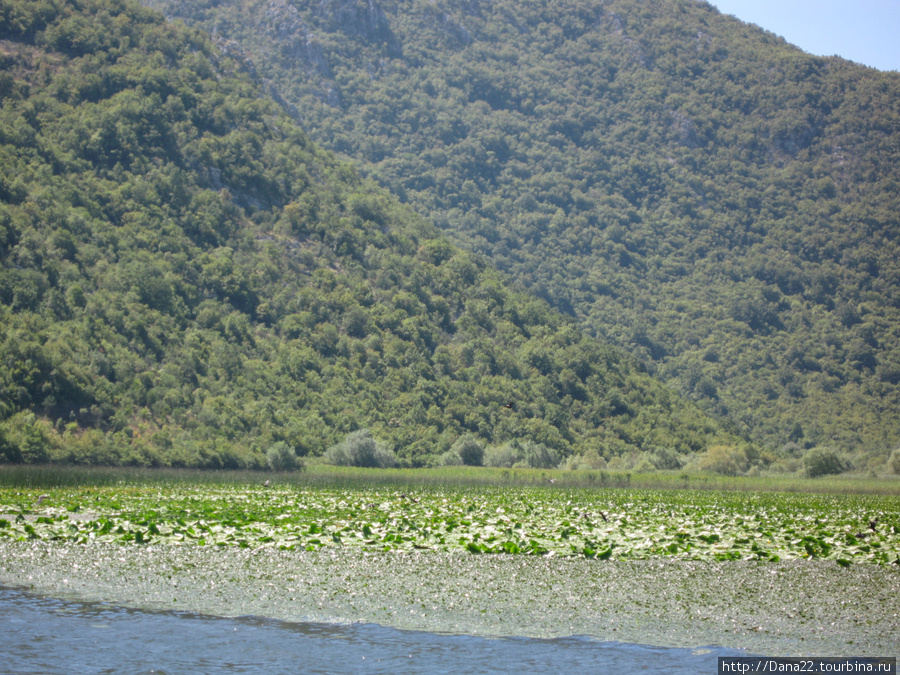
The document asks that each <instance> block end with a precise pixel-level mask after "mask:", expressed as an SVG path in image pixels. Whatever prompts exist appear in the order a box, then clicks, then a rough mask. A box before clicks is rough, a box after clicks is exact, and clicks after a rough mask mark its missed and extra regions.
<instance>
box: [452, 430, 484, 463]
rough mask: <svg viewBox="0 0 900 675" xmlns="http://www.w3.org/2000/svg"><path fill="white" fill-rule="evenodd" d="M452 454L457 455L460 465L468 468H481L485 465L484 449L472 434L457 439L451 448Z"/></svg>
mask: <svg viewBox="0 0 900 675" xmlns="http://www.w3.org/2000/svg"><path fill="white" fill-rule="evenodd" d="M450 452H451V453H453V454H455V455H457V456H458V457H459V460H460V463H462V464H465V465H466V466H481V465H482V464H483V463H484V448H483V447H482V445H481V443H479V442H478V439H477V438H475V436H473V435H472V434H466V435H465V436H460V437H459V438H458V439H456V442H455V443H454V444H453V445H451V446H450Z"/></svg>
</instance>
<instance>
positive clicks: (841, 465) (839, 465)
mask: <svg viewBox="0 0 900 675" xmlns="http://www.w3.org/2000/svg"><path fill="white" fill-rule="evenodd" d="M803 470H804V471H805V472H806V475H807V476H809V477H810V478H818V477H819V476H827V475H830V474H836V473H843V472H844V471H846V470H847V463H846V462H845V461H844V459H843V458H842V457H841V456H840V454H839V453H838V452H837V450H833V449H831V448H813V449H812V450H809V451H808V452H807V453H806V454H805V455H803Z"/></svg>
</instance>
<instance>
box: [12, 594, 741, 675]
mask: <svg viewBox="0 0 900 675" xmlns="http://www.w3.org/2000/svg"><path fill="white" fill-rule="evenodd" d="M0 653H2V654H3V659H4V662H3V664H2V670H3V671H4V672H8V673H36V672H40V673H67V674H71V673H134V674H136V673H209V672H217V673H249V672H266V673H292V674H293V673H299V672H303V673H459V672H465V673H501V672H514V671H526V672H540V671H542V670H549V669H551V668H552V669H553V670H555V671H566V670H571V671H574V672H580V671H583V672H586V671H591V672H604V671H619V672H633V671H636V670H641V669H650V670H652V669H655V668H660V669H662V668H664V669H665V672H667V673H682V672H683V673H697V672H716V663H717V658H718V657H719V656H729V655H747V654H746V652H740V651H735V650H729V649H722V648H716V647H710V648H697V649H679V648H670V647H668V648H667V647H652V646H645V645H635V644H625V643H621V642H600V641H597V640H595V639H592V638H588V637H578V636H574V637H563V638H554V639H536V638H524V637H499V638H490V637H474V636H471V635H452V634H438V633H429V632H423V631H414V630H398V629H395V628H388V627H384V626H379V625H375V624H324V623H300V622H289V621H278V620H273V619H267V618H263V617H254V616H247V617H238V618H224V617H217V616H208V615H203V614H196V613H191V612H184V611H148V610H141V609H135V608H131V607H126V606H121V605H116V604H110V603H102V602H79V601H72V600H61V599H57V598H51V597H46V596H42V595H38V594H34V593H30V592H26V591H23V590H20V589H16V588H10V587H6V586H0Z"/></svg>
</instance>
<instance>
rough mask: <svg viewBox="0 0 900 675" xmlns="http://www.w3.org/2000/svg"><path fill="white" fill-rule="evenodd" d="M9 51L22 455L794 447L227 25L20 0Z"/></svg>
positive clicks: (15, 360)
mask: <svg viewBox="0 0 900 675" xmlns="http://www.w3.org/2000/svg"><path fill="white" fill-rule="evenodd" d="M0 65H2V72H0V97H2V108H0V262H2V266H0V460H2V461H12V462H18V461H26V462H39V461H47V460H51V461H69V462H76V463H109V464H137V465H153V466H159V465H163V466H202V467H252V468H256V467H263V466H265V465H266V461H267V456H268V457H269V458H271V457H272V450H273V448H275V449H277V450H278V453H283V451H285V449H287V451H289V452H291V453H293V456H299V457H304V456H312V455H320V454H322V453H323V452H325V450H326V449H328V448H329V447H333V448H335V449H334V450H332V451H331V452H332V454H339V453H340V452H343V451H344V449H346V448H349V449H350V450H355V449H356V447H357V446H358V447H363V446H364V445H365V443H369V444H372V443H377V444H378V447H379V448H382V447H384V448H386V449H387V451H390V450H393V451H394V452H395V453H396V457H397V458H398V459H399V461H400V463H401V464H403V465H406V466H421V465H425V464H433V463H436V462H440V461H446V453H447V452H448V450H449V449H450V448H451V447H455V448H457V449H458V454H459V456H460V457H461V458H463V459H465V457H467V456H468V457H476V460H481V459H482V454H481V453H482V451H483V449H484V448H485V447H487V448H488V449H489V450H490V449H491V448H494V449H495V450H496V452H494V455H495V456H496V455H497V454H498V453H499V454H501V455H502V454H503V452H506V453H507V454H509V453H510V452H512V454H513V455H515V456H516V457H518V458H519V459H524V460H526V463H529V462H530V463H531V464H532V465H534V464H535V462H534V461H531V460H529V457H538V456H540V457H543V458H545V459H546V458H551V459H553V460H554V463H555V462H556V461H559V460H561V459H565V458H566V457H570V458H571V457H576V458H577V457H587V458H588V459H589V460H591V458H592V461H593V462H594V466H598V465H603V463H604V461H605V460H613V459H615V458H616V457H621V456H627V457H637V456H640V457H642V458H643V459H644V460H647V461H650V462H655V463H658V464H660V465H666V466H669V467H671V466H679V465H681V463H683V461H685V460H686V459H687V458H688V455H689V454H690V453H702V452H703V451H705V450H706V449H707V448H710V447H712V448H714V449H715V450H716V452H719V453H721V452H723V450H722V449H723V448H725V449H726V450H725V451H726V454H727V453H731V455H735V454H736V455H737V456H739V457H740V458H741V461H742V462H744V464H743V467H742V468H743V469H746V468H747V467H749V466H750V464H751V463H754V464H755V465H764V464H765V463H766V462H769V461H772V459H773V457H770V456H767V455H765V454H764V453H760V452H758V451H756V450H754V448H753V447H751V446H750V445H748V444H746V443H745V442H743V441H742V440H741V439H740V438H738V436H736V435H735V434H734V433H732V432H728V431H725V430H723V428H722V426H721V425H720V424H719V423H718V422H716V421H715V420H714V419H713V418H711V417H709V416H708V415H707V414H705V413H703V412H701V411H700V409H699V408H698V407H696V406H695V405H694V404H692V403H690V402H686V401H685V400H684V399H682V398H679V397H678V396H677V395H676V394H675V393H673V392H672V391H671V390H670V389H668V388H666V387H665V386H663V385H661V384H660V383H659V382H658V381H656V380H655V379H654V378H653V377H651V376H650V375H649V374H648V373H646V372H645V371H644V369H642V368H641V367H640V366H639V365H638V363H637V362H636V361H635V360H634V359H633V358H632V357H631V356H630V355H628V354H627V353H623V352H621V351H617V350H616V349H614V348H611V347H609V346H607V345H605V344H604V343H603V342H601V341H600V340H597V339H595V338H590V337H587V336H586V335H585V334H584V333H582V332H581V330H580V329H579V328H578V326H577V322H576V321H575V320H574V319H572V318H571V317H568V316H566V315H564V314H562V313H560V312H558V311H556V310H554V309H551V307H550V306H549V305H548V303H546V302H545V301H543V300H541V299H538V298H535V297H534V296H533V295H531V294H527V293H525V292H523V291H522V290H516V289H514V288H512V287H511V285H510V284H509V283H508V281H507V280H506V279H505V277H504V276H503V275H502V274H501V273H499V272H497V271H496V270H494V269H493V268H492V267H490V266H489V265H488V264H487V263H486V262H485V260H484V258H483V256H480V255H479V254H477V253H473V252H466V251H464V250H461V249H459V248H457V247H456V246H454V245H452V244H451V243H450V242H449V241H448V240H447V239H446V238H445V237H444V235H443V234H441V233H440V231H439V230H438V229H437V228H436V227H434V226H433V225H432V224H430V223H428V222H427V221H426V220H424V219H423V218H421V217H420V216H418V215H416V214H415V213H414V212H413V211H412V210H411V209H410V208H409V207H407V206H404V205H402V204H400V203H399V201H398V200H397V199H396V198H394V197H393V196H391V195H389V194H388V193H387V192H385V191H384V190H383V189H381V188H379V187H377V186H375V185H373V184H372V183H371V182H370V181H369V180H368V179H364V178H361V177H360V176H359V175H358V174H357V173H356V171H355V169H353V168H352V167H351V166H349V165H347V164H345V163H342V162H340V161H337V160H336V159H335V158H334V156H333V155H331V154H329V153H328V152H326V151H323V150H320V149H319V148H318V147H317V146H315V145H314V144H313V143H312V142H311V141H310V140H309V138H308V137H307V135H306V134H305V133H304V132H303V131H301V129H300V127H299V126H298V124H297V123H296V122H295V121H294V120H293V119H292V118H291V117H290V116H289V115H288V114H286V113H285V112H284V110H283V109H282V105H280V104H279V103H277V102H275V101H274V100H273V99H272V98H270V97H268V96H266V95H264V91H263V87H262V85H261V84H260V83H259V82H258V81H257V79H256V78H255V77H254V74H253V73H252V70H251V69H249V68H248V64H247V63H246V61H245V60H243V59H240V58H237V59H236V58H235V57H234V56H233V55H227V54H225V53H223V52H222V51H221V50H219V49H218V48H217V47H216V46H215V45H214V44H213V42H212V40H211V38H210V37H208V36H207V35H206V34H205V33H202V32H200V31H199V30H196V29H192V28H187V27H185V26H184V25H179V24H172V23H168V22H166V21H165V20H164V18H163V16H162V15H161V14H159V13H157V12H156V11H155V10H151V9H147V8H143V7H141V6H140V5H138V4H137V3H133V2H129V1H126V0H120V1H112V0H82V1H81V2H77V3H76V2H64V1H63V0H44V1H42V2H26V1H24V0H0ZM347 439H350V440H353V439H355V441H354V442H357V446H354V447H350V441H348V440H347ZM342 441H344V445H339V443H341V442H342ZM454 444H455V445H454ZM373 447H374V446H373ZM504 449H505V450H504ZM278 453H276V454H278ZM467 453H468V454H467ZM278 456H279V457H281V459H279V460H278V465H279V466H290V465H291V463H290V462H286V463H285V462H282V459H283V458H284V456H283V455H278ZM442 457H444V459H442ZM598 463H599V464H598ZM269 464H270V465H271V464H272V462H271V461H270V462H269Z"/></svg>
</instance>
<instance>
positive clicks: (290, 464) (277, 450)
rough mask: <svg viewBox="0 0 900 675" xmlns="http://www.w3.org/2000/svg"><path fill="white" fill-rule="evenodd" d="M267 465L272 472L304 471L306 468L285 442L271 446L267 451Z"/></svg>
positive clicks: (294, 451)
mask: <svg viewBox="0 0 900 675" xmlns="http://www.w3.org/2000/svg"><path fill="white" fill-rule="evenodd" d="M266 464H268V465H269V468H270V469H272V471H302V470H303V469H305V468H306V465H305V464H304V463H303V460H302V459H301V458H300V457H297V452H296V450H294V448H292V447H291V446H289V445H288V444H287V443H285V442H284V441H278V442H277V443H274V444H273V445H271V446H269V449H268V450H267V451H266Z"/></svg>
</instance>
